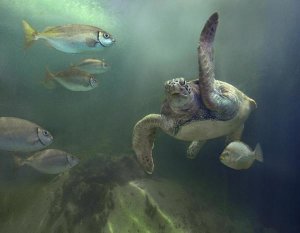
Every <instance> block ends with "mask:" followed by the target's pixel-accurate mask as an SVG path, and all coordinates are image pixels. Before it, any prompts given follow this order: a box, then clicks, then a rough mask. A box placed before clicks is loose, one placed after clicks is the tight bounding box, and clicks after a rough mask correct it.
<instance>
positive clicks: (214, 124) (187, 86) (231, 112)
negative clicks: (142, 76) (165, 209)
mask: <svg viewBox="0 0 300 233" xmlns="http://www.w3.org/2000/svg"><path fill="white" fill-rule="evenodd" d="M218 18H219V16H218V13H214V14H212V15H211V17H210V18H209V19H208V20H207V22H206V24H205V26H204V28H203V29H202V32H201V34H200V40H199V46H198V63H199V78H198V79H196V80H193V81H186V80H185V79H184V78H176V79H172V80H169V81H167V82H166V83H165V93H166V98H165V100H164V102H163V104H162V108H161V114H149V115H147V116H145V117H144V118H142V119H141V120H140V121H138V122H137V123H136V125H135V126H134V129H133V139H132V143H133V150H134V151H135V153H136V155H137V159H138V161H139V163H140V164H141V165H142V167H143V168H144V170H145V171H146V172H147V173H149V174H151V173H152V172H153V168H154V164H153V158H152V148H153V145H154V138H155V133H156V130H157V129H158V128H160V129H162V130H163V131H164V132H165V133H167V134H169V135H171V136H173V137H175V138H177V139H180V140H184V141H191V144H190V146H189V148H188V151H187V157H188V158H195V156H196V155H197V154H198V152H199V150H200V149H201V147H202V146H203V145H204V143H205V142H206V140H208V139H213V138H217V137H220V136H227V142H231V141H234V140H240V138H241V135H242V132H243V128H244V122H245V121H246V119H247V118H248V116H249V114H250V113H251V111H252V110H253V109H255V108H256V103H255V101H254V100H253V99H251V98H249V97H248V96H246V95H245V94H244V93H243V92H241V91H240V90H238V89H237V88H236V87H234V86H232V85H230V84H228V83H226V82H222V81H219V80H216V79H215V68H214V59H213V41H214V37H215V33H216V29H217V25H218Z"/></svg>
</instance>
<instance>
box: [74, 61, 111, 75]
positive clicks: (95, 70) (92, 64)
mask: <svg viewBox="0 0 300 233" xmlns="http://www.w3.org/2000/svg"><path fill="white" fill-rule="evenodd" d="M71 67H72V68H76V69H79V70H82V71H85V72H87V73H90V74H101V73H104V72H106V71H108V70H109V69H110V65H108V64H107V63H106V62H105V61H104V60H98V59H93V58H89V59H84V60H82V61H81V62H80V63H79V64H76V65H72V66H71Z"/></svg>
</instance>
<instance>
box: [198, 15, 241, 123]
mask: <svg viewBox="0 0 300 233" xmlns="http://www.w3.org/2000/svg"><path fill="white" fill-rule="evenodd" d="M218 20H219V15H218V13H214V14H212V15H211V16H210V18H209V19H208V20H207V22H206V24H205V26H204V28H203V29H202V32H201V34H200V40H199V46H198V63H199V88H200V94H201V98H202V100H203V102H204V104H205V106H206V107H207V108H208V109H210V110H211V111H215V112H217V113H218V114H219V116H220V117H223V119H224V120H225V119H227V118H228V119H230V118H231V117H232V116H233V115H234V114H235V113H236V110H237V102H236V101H237V100H236V99H235V98H234V97H235V94H234V93H232V91H231V90H228V88H226V87H224V86H223V87H221V86H220V85H219V83H218V82H217V81H216V80H215V65H214V58H213V42H214V39H215V34H216V30H217V26H218Z"/></svg>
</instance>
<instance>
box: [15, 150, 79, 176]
mask: <svg viewBox="0 0 300 233" xmlns="http://www.w3.org/2000/svg"><path fill="white" fill-rule="evenodd" d="M15 162H16V164H17V166H23V165H28V166H30V167H33V168H34V169H36V170H38V171H40V172H42V173H46V174H59V173H62V172H64V171H67V170H69V169H70V168H72V167H74V166H75V165H77V164H78V163H79V159H78V158H77V157H75V156H74V155H71V154H69V153H67V152H65V151H62V150H57V149H47V150H42V151H39V152H36V153H35V154H33V155H32V156H30V157H28V158H27V159H22V158H20V157H17V156H15Z"/></svg>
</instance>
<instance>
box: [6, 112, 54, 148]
mask: <svg viewBox="0 0 300 233" xmlns="http://www.w3.org/2000/svg"><path fill="white" fill-rule="evenodd" d="M52 141H53V137H52V135H51V134H50V132H49V131H47V130H45V129H43V128H42V127H41V126H39V125H37V124H35V123H33V122H30V121H27V120H23V119H20V118H15V117H0V149H1V150H6V151H22V152H30V151H36V150H40V149H43V148H45V147H46V146H48V145H50V144H51V143H52Z"/></svg>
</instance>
